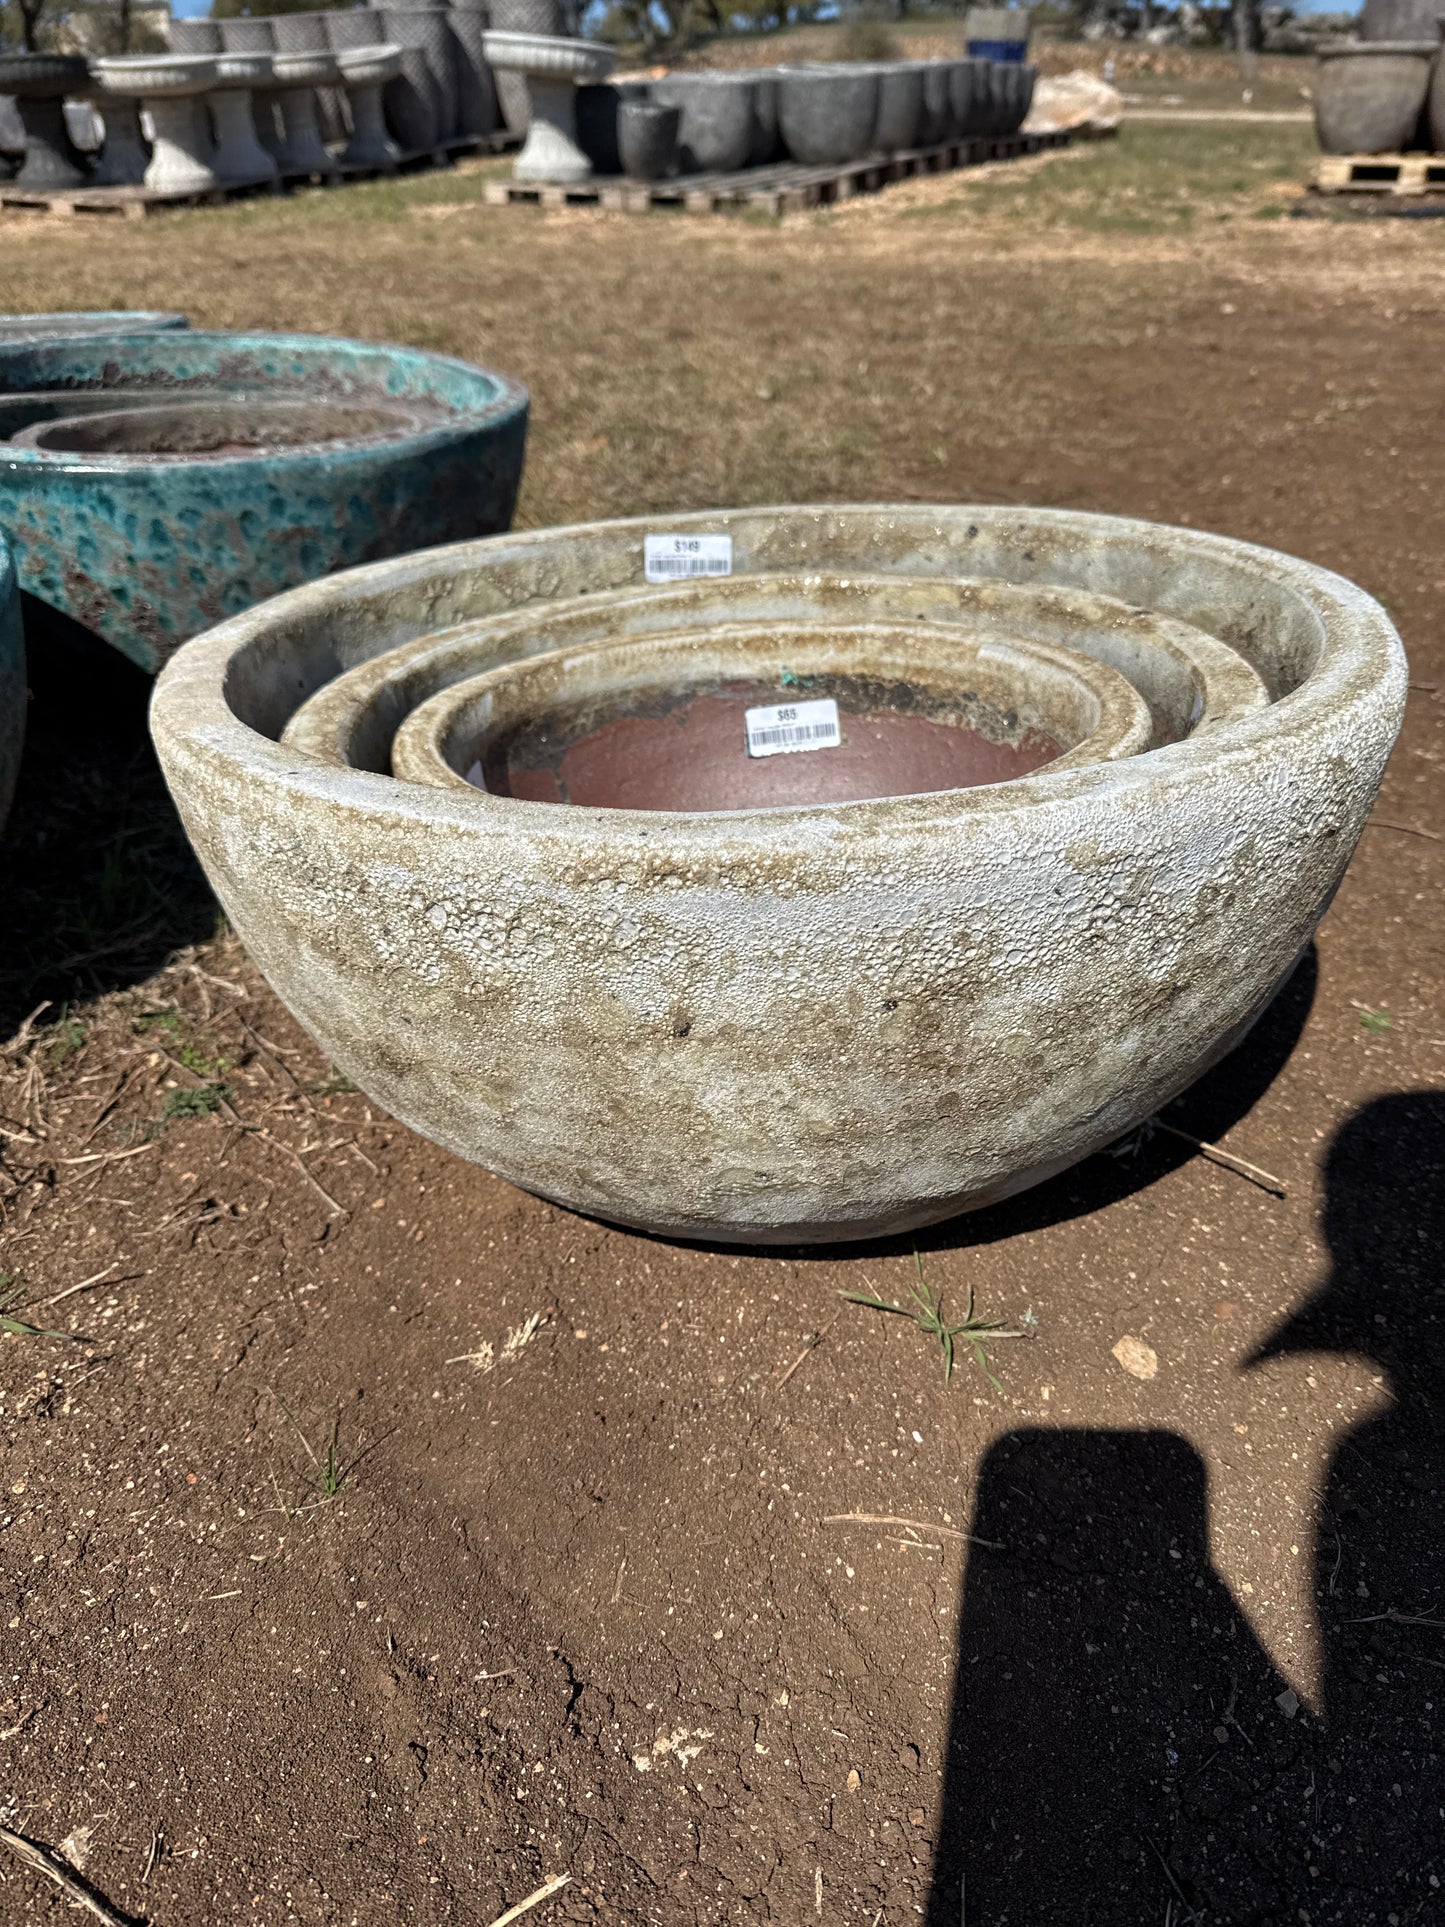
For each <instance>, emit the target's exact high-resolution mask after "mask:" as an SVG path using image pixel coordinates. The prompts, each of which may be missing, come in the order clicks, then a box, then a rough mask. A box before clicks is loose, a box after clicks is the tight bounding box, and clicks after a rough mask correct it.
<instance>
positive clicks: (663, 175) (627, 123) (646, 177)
mask: <svg viewBox="0 0 1445 1927" xmlns="http://www.w3.org/2000/svg"><path fill="white" fill-rule="evenodd" d="M681 125H682V109H681V108H680V107H664V106H663V105H662V103H661V102H660V101H656V100H624V101H623V103H622V105H621V107H620V109H619V110H618V116H617V148H618V160H619V164H620V166H621V169H622V172H623V173H624V174H625V175H626V176H627V178H628V179H629V180H630V181H665V180H666V179H667V178H668V176H669V175H671V174H673V173H675V172H676V170H677V136H678V129H679V128H680V127H681Z"/></svg>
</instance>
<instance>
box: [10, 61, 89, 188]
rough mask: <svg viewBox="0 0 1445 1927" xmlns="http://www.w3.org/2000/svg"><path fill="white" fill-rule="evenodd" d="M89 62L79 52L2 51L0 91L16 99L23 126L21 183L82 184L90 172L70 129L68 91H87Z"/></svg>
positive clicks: (36, 185) (18, 177) (43, 185)
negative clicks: (75, 146) (67, 102)
mask: <svg viewBox="0 0 1445 1927" xmlns="http://www.w3.org/2000/svg"><path fill="white" fill-rule="evenodd" d="M89 73H90V69H89V65H88V63H87V62H86V61H85V60H83V59H82V58H81V57H80V55H78V54H21V53H15V54H6V53H0V94H7V95H9V96H10V97H11V98H13V100H14V101H15V105H16V108H17V110H18V112H19V115H20V122H21V125H22V127H23V128H24V130H25V159H24V162H23V163H22V165H21V168H20V171H19V173H18V174H17V175H16V177H15V185H16V186H17V187H33V188H40V189H46V188H65V187H83V186H84V185H85V182H86V179H87V175H86V171H85V168H84V166H83V165H82V163H81V159H80V156H79V155H78V154H77V153H76V151H75V148H74V147H73V146H72V145H71V140H70V135H69V133H68V132H67V131H66V126H65V111H64V102H65V96H66V95H67V94H83V93H85V92H86V91H87V84H88V80H89Z"/></svg>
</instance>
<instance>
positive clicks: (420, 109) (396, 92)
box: [381, 47, 440, 153]
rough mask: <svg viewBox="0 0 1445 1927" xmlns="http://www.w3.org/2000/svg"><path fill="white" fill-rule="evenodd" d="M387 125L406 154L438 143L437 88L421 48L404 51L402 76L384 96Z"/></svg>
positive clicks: (387, 84) (402, 54)
mask: <svg viewBox="0 0 1445 1927" xmlns="http://www.w3.org/2000/svg"><path fill="white" fill-rule="evenodd" d="M381 99H382V106H383V108H384V110H385V113H386V124H387V126H388V127H389V128H390V129H391V134H392V138H393V140H395V142H396V144H397V146H398V147H399V148H401V150H402V152H403V153H411V152H418V151H421V150H424V149H426V148H430V147H435V146H436V144H437V141H438V139H439V138H440V136H439V134H438V126H439V122H438V118H437V98H436V88H435V87H434V86H433V85H432V77H431V69H430V67H428V65H427V59H426V55H425V54H424V53H423V52H422V51H421V49H420V48H419V47H403V48H402V50H401V72H400V73H399V74H398V75H397V77H396V79H395V80H389V81H388V82H387V83H386V87H385V89H384V90H383V93H382V97H381Z"/></svg>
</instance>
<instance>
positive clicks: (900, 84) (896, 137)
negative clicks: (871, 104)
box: [873, 60, 923, 154]
mask: <svg viewBox="0 0 1445 1927" xmlns="http://www.w3.org/2000/svg"><path fill="white" fill-rule="evenodd" d="M922 120H923V69H922V66H921V65H920V64H919V63H918V62H917V61H913V60H894V61H889V62H886V63H884V64H880V66H879V68H878V122H877V125H876V126H875V127H874V129H873V145H874V147H875V148H877V150H878V152H879V153H880V154H896V153H899V152H900V151H901V150H902V149H904V148H912V147H916V146H917V145H918V129H919V125H920V123H921V122H922Z"/></svg>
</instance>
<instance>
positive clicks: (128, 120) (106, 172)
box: [90, 64, 151, 187]
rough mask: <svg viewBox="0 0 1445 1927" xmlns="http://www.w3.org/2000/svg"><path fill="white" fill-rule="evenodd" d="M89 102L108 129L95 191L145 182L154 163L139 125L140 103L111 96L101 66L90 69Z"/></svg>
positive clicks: (95, 172)
mask: <svg viewBox="0 0 1445 1927" xmlns="http://www.w3.org/2000/svg"><path fill="white" fill-rule="evenodd" d="M90 98H91V100H92V101H93V102H94V103H95V105H96V107H97V108H98V109H99V111H100V118H101V123H102V125H103V127H104V129H105V138H104V140H103V141H102V142H101V147H100V153H99V155H98V157H97V159H96V162H95V165H94V167H93V168H92V170H91V176H90V178H91V181H92V182H93V183H94V185H95V186H96V187H131V186H134V185H135V184H136V183H137V182H138V181H142V180H144V179H145V174H146V169H147V168H148V167H149V166H150V160H151V150H150V146H149V144H148V142H147V141H146V137H145V134H144V132H143V131H142V128H141V124H140V102H139V101H138V100H137V99H136V97H135V96H134V95H133V94H131V93H111V92H110V91H109V89H108V88H107V86H106V82H105V77H104V74H103V72H102V71H101V69H100V67H99V65H98V64H97V65H95V66H92V68H91V74H90Z"/></svg>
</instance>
